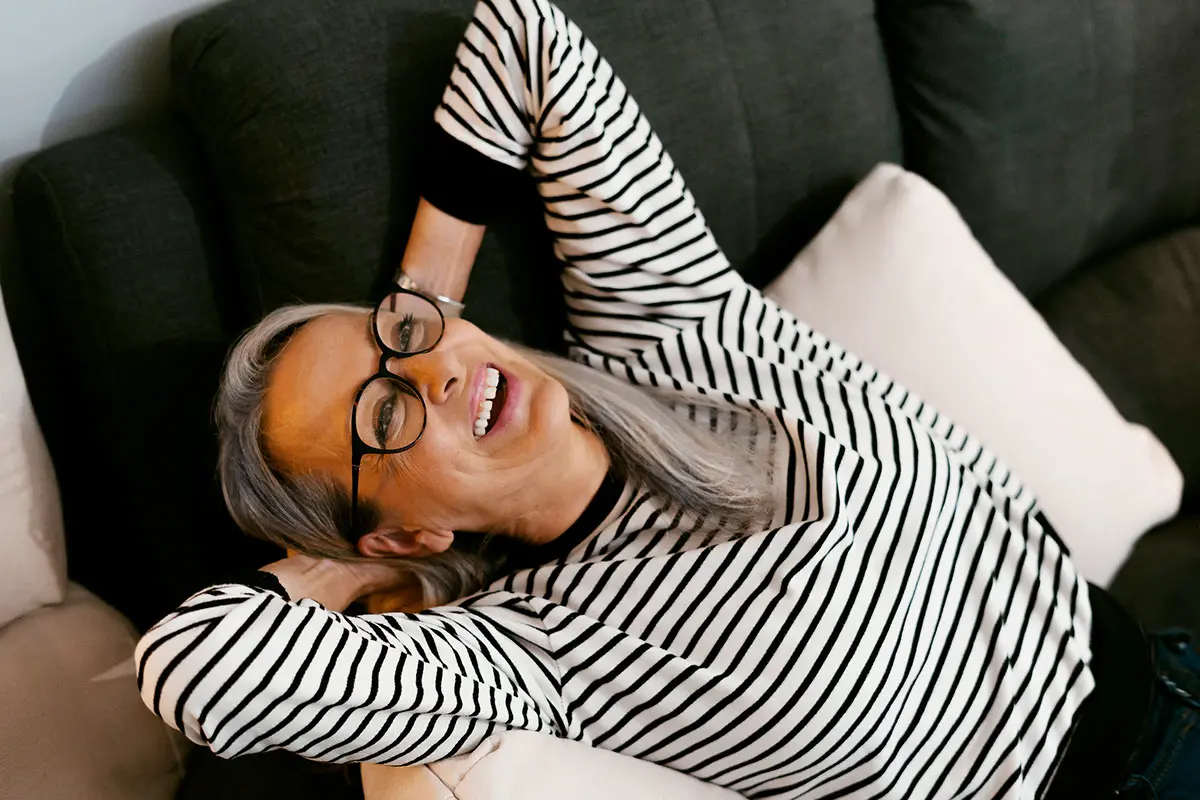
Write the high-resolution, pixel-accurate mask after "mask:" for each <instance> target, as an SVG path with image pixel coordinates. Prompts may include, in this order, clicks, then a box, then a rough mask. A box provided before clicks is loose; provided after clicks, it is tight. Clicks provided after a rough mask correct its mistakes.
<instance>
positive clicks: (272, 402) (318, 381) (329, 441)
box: [263, 311, 379, 473]
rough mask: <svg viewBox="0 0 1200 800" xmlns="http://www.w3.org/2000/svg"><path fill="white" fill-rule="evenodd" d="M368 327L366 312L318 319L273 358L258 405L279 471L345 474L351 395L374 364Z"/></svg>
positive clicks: (376, 357)
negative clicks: (336, 471)
mask: <svg viewBox="0 0 1200 800" xmlns="http://www.w3.org/2000/svg"><path fill="white" fill-rule="evenodd" d="M367 326H368V315H367V312H366V311H363V312H362V313H355V312H345V313H341V312H339V313H336V314H329V315H326V316H323V317H318V318H317V319H314V320H312V321H311V322H308V323H306V324H305V325H304V326H303V327H301V328H300V330H298V331H296V333H295V334H294V335H293V336H292V338H291V340H290V341H289V342H288V343H287V344H286V345H285V346H284V348H283V350H281V351H280V353H279V355H278V356H277V357H276V359H275V363H274V364H273V365H272V367H271V372H270V375H269V376H268V379H267V387H266V396H265V398H264V402H263V435H264V438H265V440H266V445H267V449H268V451H269V452H270V453H271V456H272V457H273V458H274V459H275V460H276V462H278V463H279V465H280V466H282V467H283V468H284V469H286V470H289V471H291V470H295V471H298V472H308V471H311V470H324V471H332V470H338V471H339V472H340V471H342V470H345V471H346V472H347V473H348V472H349V469H350V466H349V464H350V461H349V460H350V413H351V407H352V405H353V403H354V394H355V393H356V392H357V391H358V389H359V387H360V386H361V385H362V382H363V381H365V380H366V379H367V378H368V377H370V376H371V374H372V373H374V371H375V369H376V367H378V365H379V351H378V349H376V346H375V341H374V339H373V338H372V337H371V335H370V333H369V330H368V327H367Z"/></svg>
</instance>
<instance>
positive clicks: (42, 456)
mask: <svg viewBox="0 0 1200 800" xmlns="http://www.w3.org/2000/svg"><path fill="white" fill-rule="evenodd" d="M66 577H67V560H66V553H65V552H64V549H63V530H62V514H61V513H60V511H59V507H58V485H57V483H55V480H54V469H53V468H52V467H51V465H50V454H49V453H48V452H47V450H46V443H45V442H44V441H43V439H42V432H41V429H40V428H39V427H38V422H37V418H36V417H35V416H34V413H33V404H32V403H31V402H30V400H29V394H28V392H26V390H25V380H24V377H23V376H22V373H21V364H20V361H18V359H17V351H16V348H15V347H14V346H13V340H12V335H11V333H10V331H9V328H8V319H7V315H6V314H5V312H4V309H3V306H0V627H3V626H4V625H5V624H6V623H8V622H9V621H10V620H13V619H16V618H17V617H19V616H21V615H22V614H24V613H25V612H27V611H31V610H32V609H35V608H37V607H38V606H41V605H44V604H46V603H57V602H58V601H60V600H62V597H63V590H64V589H65V588H66Z"/></svg>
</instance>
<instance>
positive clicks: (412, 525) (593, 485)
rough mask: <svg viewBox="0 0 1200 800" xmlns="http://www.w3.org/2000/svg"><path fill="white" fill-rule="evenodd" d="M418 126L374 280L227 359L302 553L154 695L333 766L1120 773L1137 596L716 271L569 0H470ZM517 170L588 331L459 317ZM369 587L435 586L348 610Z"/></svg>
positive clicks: (577, 325)
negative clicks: (530, 343) (451, 62)
mask: <svg viewBox="0 0 1200 800" xmlns="http://www.w3.org/2000/svg"><path fill="white" fill-rule="evenodd" d="M435 121H436V123H437V125H438V129H439V133H438V137H437V140H436V142H435V145H434V147H433V152H432V154H431V157H430V158H431V162H432V164H433V165H434V169H432V170H431V172H432V173H434V174H436V175H437V176H438V180H437V181H436V182H430V183H429V184H428V185H427V186H426V187H425V192H424V199H423V201H422V203H421V206H420V209H419V211H418V215H417V219H416V221H415V223H414V229H413V233H412V236H411V237H410V243H409V246H408V249H407V251H406V253H405V258H404V262H403V264H402V268H401V276H400V278H399V284H400V285H399V286H398V287H397V289H396V290H395V291H394V292H393V293H392V294H390V295H389V296H388V297H387V298H385V300H384V301H383V302H382V303H381V304H380V305H379V306H378V307H377V308H376V309H375V310H374V311H372V312H367V311H366V310H363V309H357V308H354V307H344V306H302V307H296V308H290V309H284V310H281V311H278V312H275V313H274V314H272V315H270V316H269V317H267V318H266V319H265V320H264V321H263V322H262V323H260V325H259V326H257V327H256V328H255V329H254V330H252V331H251V332H250V333H249V334H248V335H247V336H246V338H244V339H243V340H242V341H241V342H240V343H239V344H238V346H237V347H236V348H235V350H234V351H233V353H232V355H231V357H230V361H229V365H228V369H227V373H226V377H225V382H224V385H223V386H222V390H221V397H220V399H219V403H218V421H219V423H220V433H221V440H222V441H221V446H222V453H221V465H220V471H221V477H222V482H223V486H224V489H225V493H226V499H227V502H228V505H229V507H230V510H231V512H232V513H233V514H234V516H235V518H236V519H237V520H238V522H239V523H240V524H241V525H242V526H243V527H244V528H246V529H247V530H248V531H250V532H252V533H255V534H257V535H260V536H264V537H266V538H268V539H271V540H273V541H275V542H278V543H279V544H281V545H283V546H286V547H289V548H291V549H294V550H297V551H300V552H301V553H304V554H305V555H298V556H295V557H293V558H288V559H284V560H282V561H279V562H276V563H274V564H271V565H268V566H266V567H264V568H263V570H262V571H260V572H258V573H256V574H255V575H253V576H248V577H247V578H246V579H245V580H244V582H242V583H232V584H226V585H222V586H218V587H214V588H212V589H209V590H207V591H205V592H201V593H200V594H198V595H196V596H194V597H192V598H191V599H189V600H188V601H187V602H185V603H184V604H183V605H182V606H181V607H180V608H179V609H178V610H177V611H176V612H175V613H174V614H172V615H171V616H169V617H167V618H166V619H165V620H163V621H162V622H161V623H160V624H159V625H158V626H156V627H155V628H154V629H153V630H151V631H150V632H149V633H148V634H147V635H146V637H145V638H144V639H143V641H142V642H141V644H140V646H139V650H138V679H139V682H140V685H141V687H142V693H143V697H144V698H145V700H146V703H147V704H148V705H149V707H150V708H151V709H152V710H153V711H154V712H155V713H157V714H159V715H161V716H162V717H163V718H164V719H165V720H167V721H168V722H169V723H171V724H172V725H174V726H175V727H177V728H178V729H180V730H182V731H184V732H185V733H186V734H187V735H188V736H189V738H191V739H192V740H194V741H196V742H199V743H202V744H205V745H207V746H209V747H211V748H212V749H213V750H214V751H215V752H217V753H218V754H220V755H223V756H235V755H239V754H243V753H251V752H257V751H261V750H265V749H270V748H283V749H287V750H291V751H294V752H297V753H299V754H301V755H303V756H305V757H308V758H311V759H315V760H320V761H334V762H352V761H362V762H377V763H390V764H414V763H421V762H427V761H432V760H436V759H441V758H446V757H448V756H452V755H455V754H458V753H462V752H465V751H468V750H470V749H472V748H473V747H475V746H476V745H477V744H478V743H479V742H480V741H482V740H483V739H484V738H485V737H486V736H488V735H489V734H491V733H492V732H494V731H496V730H498V729H503V728H522V729H526V730H532V731H541V732H545V733H548V734H552V735H555V736H562V737H569V738H572V739H578V740H582V741H586V742H589V743H591V744H594V745H597V746H601V747H605V748H609V749H613V750H616V751H618V752H622V753H625V754H628V755H631V756H636V757H638V758H644V759H648V760H651V761H655V762H657V763H660V764H663V765H666V766H668V767H671V768H674V769H678V770H680V771H683V772H687V773H689V774H692V775H695V776H697V777H699V778H701V779H703V780H707V781H711V782H713V783H717V784H720V785H723V786H726V787H729V788H732V789H733V790H735V791H737V792H740V793H742V794H744V795H746V796H748V797H768V796H769V797H835V796H839V797H840V796H853V797H860V796H861V797H922V798H923V797H1013V798H1016V797H1022V798H1023V797H1042V796H1046V795H1047V794H1049V793H1053V794H1055V795H1057V796H1061V797H1084V796H1105V795H1111V794H1112V793H1113V792H1114V791H1115V790H1116V789H1117V788H1118V787H1120V786H1123V785H1125V784H1126V783H1130V784H1131V785H1132V784H1133V783H1137V782H1139V781H1143V780H1145V778H1143V777H1142V776H1141V775H1140V773H1139V772H1138V771H1139V770H1141V769H1142V768H1143V767H1144V766H1145V765H1147V764H1150V763H1151V761H1152V760H1153V759H1154V758H1155V757H1156V756H1157V755H1159V753H1158V751H1159V750H1162V749H1163V747H1160V743H1161V742H1163V741H1164V739H1166V738H1168V737H1167V735H1166V734H1164V733H1163V732H1162V731H1161V730H1159V729H1160V728H1162V727H1163V726H1166V725H1168V724H1175V722H1176V717H1177V716H1178V715H1177V714H1176V712H1175V711H1174V710H1172V709H1171V708H1167V707H1165V706H1163V705H1162V703H1161V700H1156V701H1155V703H1154V704H1153V705H1152V704H1151V702H1150V692H1151V687H1152V682H1153V678H1152V666H1151V661H1150V658H1151V650H1150V647H1148V645H1147V643H1146V641H1145V640H1144V639H1143V637H1142V635H1141V632H1140V630H1139V629H1138V627H1137V625H1136V624H1135V623H1133V622H1132V620H1130V619H1129V618H1128V617H1127V616H1126V615H1125V614H1124V612H1122V611H1121V609H1120V608H1119V607H1117V606H1116V605H1115V604H1113V603H1112V601H1111V600H1110V599H1108V598H1107V596H1106V595H1104V593H1103V592H1101V591H1099V590H1097V589H1095V588H1094V587H1089V586H1088V585H1087V583H1086V582H1085V581H1084V580H1083V579H1082V578H1081V577H1080V576H1079V575H1078V574H1077V573H1076V571H1075V569H1074V568H1073V566H1072V564H1071V561H1070V559H1069V556H1068V554H1067V552H1066V550H1065V548H1064V547H1063V546H1062V544H1061V542H1060V541H1059V540H1058V539H1057V537H1056V536H1055V534H1054V532H1053V530H1052V529H1051V528H1050V526H1049V524H1048V522H1047V521H1046V520H1045V518H1044V517H1043V516H1042V515H1041V514H1040V512H1039V511H1038V507H1037V502H1036V499H1035V498H1034V497H1033V495H1032V494H1031V493H1030V492H1029V491H1028V490H1027V489H1026V488H1025V487H1024V486H1022V485H1021V483H1020V482H1019V480H1018V479H1017V478H1016V477H1015V476H1013V475H1012V474H1010V473H1009V472H1008V471H1007V470H1006V469H1005V468H1004V466H1003V465H1002V464H1000V463H999V462H998V461H997V459H996V458H995V456H994V455H993V454H991V453H990V452H989V451H988V450H987V449H986V448H985V447H983V446H982V445H981V444H980V443H979V442H977V441H975V440H974V439H973V438H972V437H971V436H969V435H968V434H967V433H966V432H965V431H963V430H961V429H959V428H957V427H956V426H954V425H953V424H952V423H951V422H950V421H949V420H947V419H945V418H944V417H942V416H940V415H939V414H938V413H937V412H936V411H934V410H933V409H931V408H929V407H928V406H927V405H925V404H923V403H922V402H921V401H920V400H919V399H918V398H916V397H915V396H913V395H912V394H911V393H909V392H907V391H905V390H904V389H903V388H902V387H899V386H897V385H896V384H895V383H893V382H891V381H890V380H888V379H887V378H886V377H884V376H883V375H881V374H879V373H878V372H876V371H875V370H873V369H871V368H869V367H867V366H866V365H864V364H863V363H861V362H860V361H858V360H857V359H856V358H854V357H853V356H852V355H850V354H849V353H846V352H845V351H843V350H841V349H840V348H838V347H837V346H835V345H834V344H832V343H830V342H829V341H828V340H825V339H824V338H822V337H821V336H820V335H819V334H817V333H815V332H813V331H812V330H810V329H809V328H807V327H806V326H805V325H804V324H803V323H801V322H800V321H798V320H796V319H795V318H794V317H792V316H791V315H789V314H788V313H787V312H785V311H783V310H781V309H780V308H778V307H777V306H775V305H774V304H773V303H771V302H770V301H768V300H766V299H765V298H764V297H763V296H762V295H761V294H759V293H758V292H757V291H755V290H754V289H753V288H752V287H750V286H748V285H746V284H745V283H744V282H743V281H742V279H741V278H740V277H739V276H738V275H737V273H736V272H734V271H733V270H732V269H731V267H730V265H729V263H728V262H727V261H726V260H725V257H724V256H723V254H722V253H721V250H720V249H719V247H718V246H717V244H716V243H715V241H714V240H713V237H712V235H711V233H710V232H709V230H708V229H707V227H706V225H705V223H704V220H703V217H702V216H701V214H700V212H699V211H698V210H697V209H696V207H695V203H694V201H693V199H692V197H691V195H690V194H689V193H688V191H687V189H686V187H685V186H684V183H683V180H682V178H681V177H680V175H679V174H678V172H677V171H676V169H675V168H674V166H673V164H672V162H671V160H670V158H669V157H668V156H667V154H666V153H665V152H664V151H663V148H662V145H661V143H660V142H659V140H658V139H657V137H656V136H655V135H654V134H653V132H652V131H651V129H650V127H649V124H648V123H647V121H646V119H645V118H644V117H643V116H642V115H641V113H640V111H639V110H638V107H637V105H636V103H635V102H634V101H633V99H632V98H631V97H630V96H629V95H628V94H627V92H626V91H625V88H624V86H623V85H622V84H621V82H620V81H619V80H618V79H617V77H616V76H615V75H614V73H613V71H612V69H611V67H610V66H609V65H608V63H607V62H606V61H605V60H604V59H603V58H602V57H601V56H600V55H599V53H598V52H597V51H596V49H595V48H594V46H593V45H592V44H591V43H590V42H588V40H587V39H586V38H585V37H584V36H583V35H582V33H581V32H580V31H579V29H578V28H577V27H576V26H575V25H574V24H572V23H571V22H570V21H569V20H567V19H566V18H565V17H564V16H563V14H562V12H561V11H560V10H559V9H557V8H555V7H554V6H553V5H551V4H550V3H548V2H545V0H484V1H483V2H482V3H481V4H480V5H479V7H478V9H477V11H476V14H475V18H474V20H473V21H472V23H471V25H470V27H469V28H468V31H467V33H466V36H465V38H464V40H463V42H462V44H461V46H460V48H459V51H458V59H457V63H456V65H455V68H454V70H453V74H452V76H451V79H450V84H449V86H448V87H447V89H446V92H445V94H444V97H443V102H442V104H441V106H440V107H439V109H438V111H437V113H436V117H435ZM526 171H527V172H529V173H531V174H532V176H533V178H534V180H535V181H536V183H537V186H538V189H539V192H540V194H541V197H542V200H543V202H544V209H545V218H546V222H547V225H548V226H549V228H550V230H551V232H552V234H553V235H554V238H555V247H556V253H557V255H558V257H559V259H560V261H561V262H562V263H563V265H564V266H563V273H562V280H563V284H564V289H565V292H566V298H567V305H568V313H569V320H570V321H569V328H568V331H567V341H568V344H569V345H570V349H571V353H572V355H573V357H574V358H575V360H576V362H575V363H572V362H566V361H563V360H559V359H554V358H552V357H549V356H546V355H543V354H538V353H533V352H528V351H525V350H522V349H520V348H515V347H512V346H509V345H505V344H503V343H501V342H499V341H497V340H495V339H492V338H490V337H488V336H486V335H485V334H483V333H482V332H480V331H479V330H478V329H476V328H474V327H473V326H471V325H470V324H469V323H466V322H464V321H462V320H459V319H457V318H455V315H454V312H455V311H456V310H457V309H458V308H460V307H461V306H460V304H459V303H458V298H461V296H462V293H463V291H464V289H465V286H466V283H467V278H468V275H469V270H470V264H471V261H472V260H473V258H474V255H475V252H476V249H477V248H478V245H479V241H480V237H481V236H482V230H483V228H482V223H485V222H486V221H487V219H488V216H489V213H490V212H491V211H492V210H494V209H495V208H496V206H497V205H498V204H502V203H503V202H505V198H506V197H507V196H508V192H510V191H511V187H512V183H513V181H514V180H515V179H517V178H518V177H519V176H521V175H522V173H523V172H526ZM463 532H473V533H463ZM410 576H411V579H410ZM414 581H415V582H414ZM378 593H390V594H391V596H392V597H393V601H392V602H393V604H394V607H395V608H401V609H405V610H407V611H417V610H419V609H421V608H426V609H427V610H424V611H421V612H420V613H405V611H398V610H397V611H392V612H391V613H380V614H367V615H361V616H347V615H344V614H341V613H339V612H341V611H343V610H344V609H346V608H347V607H348V606H349V605H350V604H351V603H352V602H353V601H355V600H356V599H358V598H361V597H364V596H368V595H374V594H378ZM397 593H399V597H400V600H398V601H397V600H395V597H396V596H397ZM1153 647H1154V651H1155V653H1157V655H1158V657H1159V658H1160V659H1168V658H1169V659H1174V661H1172V664H1171V665H1167V666H1163V665H1161V664H1160V665H1159V667H1158V669H1160V670H1161V669H1167V668H1168V667H1169V668H1171V669H1182V668H1181V667H1177V665H1175V666H1173V665H1174V663H1175V662H1176V661H1179V660H1180V659H1184V658H1187V659H1194V656H1193V655H1192V654H1191V653H1190V651H1189V650H1188V649H1187V647H1186V644H1183V645H1179V644H1178V640H1175V639H1172V640H1165V639H1163V640H1156V641H1155V642H1154V645H1153ZM1193 666H1194V662H1193ZM1181 675H1182V676H1184V677H1180V676H1181ZM1186 675H1187V673H1183V672H1181V673H1179V674H1177V681H1176V684H1177V685H1178V682H1179V681H1181V680H1184V679H1185V678H1186ZM1187 679H1191V678H1187ZM1164 709H1165V710H1164ZM1171 715H1175V716H1171ZM1143 731H1148V732H1149V733H1147V735H1142V733H1143ZM1193 746H1194V745H1193ZM1135 751H1136V752H1135Z"/></svg>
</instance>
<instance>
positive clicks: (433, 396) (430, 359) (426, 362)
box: [393, 348, 464, 405]
mask: <svg viewBox="0 0 1200 800" xmlns="http://www.w3.org/2000/svg"><path fill="white" fill-rule="evenodd" d="M393 366H394V367H396V368H397V371H398V372H399V374H400V375H403V376H404V377H405V378H407V379H408V380H409V382H410V383H412V385H413V386H415V387H417V390H418V391H420V392H421V395H422V396H423V397H424V398H425V402H426V403H429V404H431V405H442V404H443V403H445V402H446V401H447V400H449V399H450V398H451V397H453V396H454V395H455V394H456V393H457V392H458V391H460V390H461V389H462V387H463V385H464V380H463V374H462V366H461V365H460V364H459V363H458V361H457V359H455V358H454V357H453V354H451V353H448V352H445V351H442V350H441V348H436V349H434V350H431V351H430V352H428V353H423V354H421V355H419V356H410V357H408V358H405V359H400V360H399V361H398V362H394V363H393Z"/></svg>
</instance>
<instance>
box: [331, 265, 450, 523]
mask: <svg viewBox="0 0 1200 800" xmlns="http://www.w3.org/2000/svg"><path fill="white" fill-rule="evenodd" d="M398 294H407V295H412V296H413V297H419V298H420V299H422V300H424V301H425V302H426V303H428V304H429V305H430V307H431V308H433V310H434V311H436V312H437V315H438V321H439V322H440V323H441V329H440V330H439V331H438V335H437V338H436V339H434V340H433V343H432V344H430V345H429V346H428V347H426V348H424V349H423V350H417V351H414V352H412V353H402V352H400V351H399V350H393V349H392V348H390V347H388V346H387V344H386V343H385V342H384V341H383V337H382V336H380V335H379V324H378V319H379V311H380V309H382V308H383V305H384V303H386V302H388V301H389V300H391V299H392V298H394V297H395V296H396V295H398ZM392 310H393V311H394V310H395V308H394V307H393V309H392ZM371 333H372V335H374V337H375V345H376V346H377V347H378V348H379V353H380V355H379V367H378V369H376V370H375V374H374V375H372V376H371V377H369V378H367V379H366V380H365V381H363V382H362V385H361V386H359V387H358V391H357V392H355V394H354V404H353V405H352V406H351V407H350V531H351V536H352V537H353V536H356V535H357V530H358V529H357V527H356V525H357V522H358V473H359V469H360V468H361V467H362V460H363V456H366V455H385V456H386V455H395V454H396V453H403V452H404V451H405V450H409V449H411V448H413V447H415V446H416V444H417V442H419V441H421V437H422V436H423V435H424V434H425V425H426V424H427V423H428V422H429V408H428V406H426V405H425V398H424V397H423V396H422V395H421V390H420V389H418V388H417V387H415V386H413V385H412V383H411V382H410V381H408V380H407V379H406V378H403V377H401V376H399V375H397V374H396V373H394V372H392V371H391V370H389V369H388V368H387V364H388V362H389V361H391V360H392V359H394V358H410V357H412V356H419V355H421V354H423V353H428V352H429V351H430V350H432V349H433V348H435V347H437V346H438V343H440V342H441V341H442V337H443V336H444V335H445V334H446V315H445V314H443V313H442V309H440V308H438V305H437V303H435V302H433V301H432V300H430V299H429V298H428V297H426V296H425V295H423V294H421V293H419V292H414V291H411V290H409V289H404V288H402V287H401V286H400V285H399V284H392V288H391V291H389V292H388V293H387V295H386V296H384V298H383V299H382V300H380V301H379V303H378V304H376V306H375V308H374V310H372V311H371ZM379 378H391V379H392V380H395V381H397V382H398V383H399V384H400V385H401V386H402V387H403V388H404V390H405V391H406V392H409V393H411V394H412V395H413V396H414V397H416V398H417V399H418V400H420V401H421V411H422V417H421V430H420V431H418V432H417V437H416V438H415V439H413V440H412V441H411V442H409V443H408V444H406V445H404V446H403V447H395V448H386V447H376V446H375V445H371V444H367V443H366V442H365V441H363V438H362V436H360V435H359V433H358V402H359V400H361V399H362V396H363V392H365V391H366V390H367V387H368V386H370V385H371V382H372V381H375V380H378V379H379Z"/></svg>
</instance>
